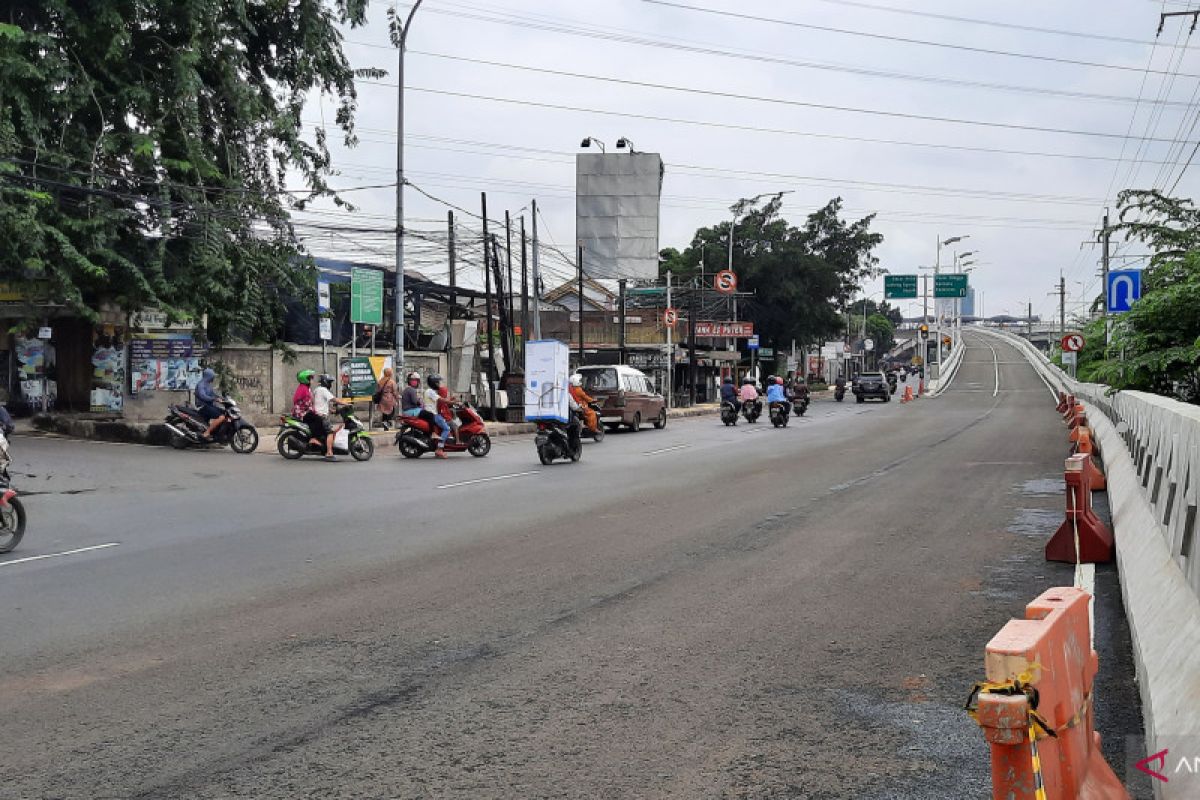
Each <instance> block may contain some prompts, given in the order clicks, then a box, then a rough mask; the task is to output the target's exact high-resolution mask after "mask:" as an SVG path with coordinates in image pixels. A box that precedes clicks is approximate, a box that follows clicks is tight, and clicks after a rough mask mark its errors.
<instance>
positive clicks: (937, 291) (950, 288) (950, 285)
mask: <svg viewBox="0 0 1200 800" xmlns="http://www.w3.org/2000/svg"><path fill="white" fill-rule="evenodd" d="M933 296H934V297H966V296H967V276H966V275H957V274H954V273H949V274H945V275H935V276H934V277H933Z"/></svg>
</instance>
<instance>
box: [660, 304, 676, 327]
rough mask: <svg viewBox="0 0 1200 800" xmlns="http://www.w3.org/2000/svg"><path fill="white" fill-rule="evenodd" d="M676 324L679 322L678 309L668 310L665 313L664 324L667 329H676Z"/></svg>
mask: <svg viewBox="0 0 1200 800" xmlns="http://www.w3.org/2000/svg"><path fill="white" fill-rule="evenodd" d="M676 322H679V310H678V309H675V308H668V309H667V310H665V311H663V323H664V324H665V325H666V326H667V327H670V328H674V327H675V323H676Z"/></svg>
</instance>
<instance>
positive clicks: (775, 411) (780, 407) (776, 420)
mask: <svg viewBox="0 0 1200 800" xmlns="http://www.w3.org/2000/svg"><path fill="white" fill-rule="evenodd" d="M770 414H771V424H772V425H774V426H775V427H776V428H786V427H787V424H788V408H787V403H771V409H770Z"/></svg>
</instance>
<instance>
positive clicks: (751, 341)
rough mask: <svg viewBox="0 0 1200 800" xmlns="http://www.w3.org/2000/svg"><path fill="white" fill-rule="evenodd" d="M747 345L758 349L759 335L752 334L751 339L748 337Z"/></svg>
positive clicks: (752, 348)
mask: <svg viewBox="0 0 1200 800" xmlns="http://www.w3.org/2000/svg"><path fill="white" fill-rule="evenodd" d="M746 347H749V348H750V349H751V350H757V349H758V337H757V336H751V337H750V338H749V339H747V340H746Z"/></svg>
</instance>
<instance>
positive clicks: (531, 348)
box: [525, 339, 571, 423]
mask: <svg viewBox="0 0 1200 800" xmlns="http://www.w3.org/2000/svg"><path fill="white" fill-rule="evenodd" d="M570 357H571V350H570V348H569V347H567V345H566V343H565V342H560V341H557V340H554V339H541V340H538V341H533V342H526V343H525V419H526V420H527V421H534V420H557V421H559V422H563V423H565V422H568V421H569V416H568V415H569V414H570V402H569V401H568V399H567V398H568V396H569V395H568V393H569V391H570V390H569V389H568V387H567V375H568V372H569V366H568V362H569V360H570Z"/></svg>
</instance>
